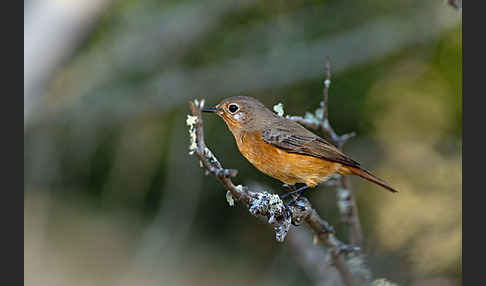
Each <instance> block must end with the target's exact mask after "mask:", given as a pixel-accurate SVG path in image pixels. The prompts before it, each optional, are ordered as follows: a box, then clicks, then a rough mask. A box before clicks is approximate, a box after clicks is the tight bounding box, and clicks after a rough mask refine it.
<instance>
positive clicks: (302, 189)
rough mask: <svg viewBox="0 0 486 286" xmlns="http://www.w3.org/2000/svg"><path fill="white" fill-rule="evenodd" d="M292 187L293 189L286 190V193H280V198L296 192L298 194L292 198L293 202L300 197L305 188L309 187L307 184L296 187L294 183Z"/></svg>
mask: <svg viewBox="0 0 486 286" xmlns="http://www.w3.org/2000/svg"><path fill="white" fill-rule="evenodd" d="M292 187H293V189H292V190H291V191H290V192H287V193H285V194H283V195H281V196H280V198H281V199H284V198H286V197H288V196H290V195H292V194H296V193H297V194H298V196H297V198H295V197H294V200H293V202H295V201H296V200H298V199H299V198H300V196H301V195H302V193H303V192H304V191H305V190H307V189H309V188H310V187H309V186H307V185H304V186H302V187H300V188H297V187H296V185H293V186H292Z"/></svg>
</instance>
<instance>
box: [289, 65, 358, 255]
mask: <svg viewBox="0 0 486 286" xmlns="http://www.w3.org/2000/svg"><path fill="white" fill-rule="evenodd" d="M324 66H325V74H326V79H325V80H324V87H323V89H322V96H323V100H322V101H321V103H320V108H318V109H316V111H315V112H314V114H311V113H309V112H307V113H306V115H305V117H300V116H289V115H287V116H286V117H287V118H288V119H291V120H294V121H296V122H298V123H300V124H302V125H304V126H306V127H307V128H310V129H314V130H320V131H321V132H323V133H324V134H326V135H327V136H328V137H329V141H331V143H333V144H334V145H336V146H337V147H338V148H339V149H341V150H342V148H343V145H344V144H345V143H346V142H347V141H348V140H349V139H351V138H352V137H354V136H355V135H356V133H355V132H351V133H347V134H343V135H338V134H337V133H336V132H335V131H334V129H333V128H332V126H331V124H330V122H329V120H328V110H329V107H328V106H329V105H328V98H329V87H330V86H331V64H330V61H329V58H328V57H326V59H325V63H324ZM330 184H334V186H336V187H337V199H338V202H337V204H338V207H339V210H340V213H341V220H342V221H343V222H344V223H346V224H347V225H348V226H349V231H350V238H349V241H350V243H351V244H352V245H356V246H359V247H360V248H362V247H363V235H362V231H361V224H360V221H359V216H358V207H357V205H356V201H355V199H354V196H353V193H352V191H351V190H350V189H349V181H348V178H347V177H345V176H340V175H337V183H334V182H332V181H331V182H329V183H328V185H330Z"/></svg>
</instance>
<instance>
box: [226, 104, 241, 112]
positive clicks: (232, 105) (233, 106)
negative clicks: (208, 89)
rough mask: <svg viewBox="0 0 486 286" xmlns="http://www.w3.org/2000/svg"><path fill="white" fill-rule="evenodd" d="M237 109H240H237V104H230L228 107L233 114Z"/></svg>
mask: <svg viewBox="0 0 486 286" xmlns="http://www.w3.org/2000/svg"><path fill="white" fill-rule="evenodd" d="M238 109H240V108H239V107H238V105H237V104H234V103H232V104H230V105H228V110H229V112H231V113H235V112H236V111H238Z"/></svg>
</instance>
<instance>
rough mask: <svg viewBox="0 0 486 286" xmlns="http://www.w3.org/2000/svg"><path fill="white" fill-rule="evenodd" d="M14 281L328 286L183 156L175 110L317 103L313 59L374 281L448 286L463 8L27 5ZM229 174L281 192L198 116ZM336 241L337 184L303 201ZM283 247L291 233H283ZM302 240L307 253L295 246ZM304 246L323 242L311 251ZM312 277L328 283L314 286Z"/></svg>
mask: <svg viewBox="0 0 486 286" xmlns="http://www.w3.org/2000/svg"><path fill="white" fill-rule="evenodd" d="M24 13H25V21H24V40H25V46H24V70H25V72H24V100H25V110H24V112H25V113H24V165H25V167H24V176H25V180H24V194H25V202H24V231H25V236H24V253H25V254H24V258H25V262H24V267H25V269H24V271H25V278H24V283H25V285H228V284H230V283H231V284H232V285H248V284H255V285H339V283H337V281H332V279H331V278H330V277H325V278H323V277H320V276H319V275H317V274H316V271H313V269H311V268H312V267H309V265H306V263H305V262H302V260H305V258H304V257H303V256H302V253H301V252H299V251H296V249H297V248H296V244H295V243H296V240H305V239H307V240H308V241H309V243H308V244H309V245H311V243H310V241H311V239H312V238H311V234H310V233H309V231H308V230H307V229H306V228H305V227H304V226H301V227H298V228H297V230H298V232H299V233H298V235H297V234H296V233H293V234H291V235H290V236H289V239H288V240H286V242H284V243H278V242H276V241H275V239H274V234H273V232H272V231H271V229H270V228H269V227H268V225H266V224H265V223H264V222H263V221H260V220H258V219H255V218H254V217H251V216H250V215H249V213H248V211H247V210H246V209H245V208H244V207H241V206H238V205H237V206H236V207H233V208H231V207H228V204H227V202H226V200H225V192H226V191H225V190H224V189H223V187H222V185H220V184H219V183H218V182H217V180H216V179H215V178H214V177H212V176H204V172H203V170H202V169H201V168H200V167H199V163H198V161H197V159H196V158H195V157H193V156H189V155H188V142H189V136H188V131H187V126H186V125H185V119H186V115H187V114H188V113H189V109H188V104H187V102H188V101H189V100H191V99H194V98H205V99H206V104H207V105H214V104H217V103H218V102H219V101H220V100H221V99H223V98H225V97H228V96H233V95H251V96H253V97H256V98H258V99H260V100H261V101H262V102H264V103H265V104H266V105H267V106H269V107H271V106H273V105H274V104H277V103H278V102H282V103H283V104H284V107H285V112H286V113H289V114H293V115H304V113H305V112H306V111H309V112H313V111H314V110H315V109H316V108H317V107H318V106H319V102H320V100H321V89H322V81H323V77H324V58H325V56H329V57H330V59H331V63H332V70H333V77H332V84H331V88H330V103H329V104H330V106H329V108H330V110H329V118H330V120H331V123H332V124H333V126H334V128H335V129H336V131H337V132H338V133H344V132H351V131H356V132H357V134H358V135H357V136H356V137H355V138H353V139H352V140H350V141H349V143H348V144H347V145H346V146H345V151H346V153H348V154H350V155H351V156H353V158H355V159H357V160H358V161H360V162H362V164H363V165H364V166H365V167H367V168H369V169H371V170H373V171H374V172H375V173H376V174H377V175H379V176H380V177H383V178H385V179H386V180H387V181H389V182H391V183H392V185H393V186H395V187H396V188H397V189H399V190H401V192H400V193H399V194H398V195H391V194H390V193H388V192H385V191H383V190H382V189H380V188H379V187H377V186H375V185H373V184H370V183H368V182H365V181H362V180H360V179H355V178H353V179H352V188H353V189H354V191H355V194H356V196H357V202H358V207H359V214H360V219H361V223H362V228H363V233H364V237H365V247H366V255H367V262H368V264H369V266H370V268H371V271H372V273H373V278H374V279H376V278H382V277H385V278H387V279H390V280H391V281H393V282H395V283H398V284H399V285H414V286H419V285H420V286H421V285H446V286H447V285H461V276H462V270H461V269H462V266H461V260H462V255H461V251H462V250H461V249H462V167H461V160H462V32H461V29H462V11H457V10H455V9H454V8H452V7H450V6H448V5H447V3H445V1H385V0H371V1H349V0H344V1H334V0H329V1H316V0H314V1H274V0H267V1H233V0H232V1H215V0H213V1H204V2H203V1H190V0H185V1H153V0H146V1H135V0H121V1H109V0H89V1H88V0H86V1H80V0H79V1H54V0H47V1H35V0H31V1H25V12H24ZM204 119H205V133H206V143H207V145H208V146H209V147H210V148H211V149H212V150H213V151H214V153H215V155H216V156H217V157H218V158H219V159H220V160H221V162H222V163H223V165H224V166H225V167H227V168H236V169H238V170H239V176H238V177H237V178H236V179H235V182H236V183H240V184H246V185H248V186H250V187H254V188H262V187H263V188H266V189H269V190H272V191H274V192H280V191H279V189H280V182H278V181H276V180H274V179H271V178H269V177H267V176H265V175H263V174H261V173H260V172H258V171H257V170H256V169H255V168H254V167H252V166H251V165H250V164H249V163H248V162H247V161H246V160H245V159H244V158H243V157H242V156H241V155H240V154H239V153H238V151H237V148H236V145H235V143H234V139H233V137H232V135H231V134H230V132H229V131H228V130H227V129H226V126H225V125H224V122H223V121H222V120H220V119H219V118H216V117H215V116H210V115H208V116H206V115H205V117H204ZM307 196H308V197H309V198H310V199H311V202H312V203H313V205H314V206H315V207H316V208H317V209H318V211H319V213H320V214H321V216H322V217H324V218H326V219H327V220H328V221H329V222H330V223H331V224H332V225H334V227H335V228H336V230H337V237H338V238H340V239H341V240H343V241H346V240H347V228H346V227H345V225H343V224H342V223H341V222H340V218H339V212H338V209H337V207H336V198H335V196H336V195H335V191H334V190H333V188H332V187H326V186H320V187H319V188H318V189H316V190H312V191H310V192H308V193H307ZM297 242H298V241H297ZM304 245H305V243H304ZM317 251H319V249H318V250H317ZM326 279H327V280H326Z"/></svg>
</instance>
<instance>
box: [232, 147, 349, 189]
mask: <svg viewBox="0 0 486 286" xmlns="http://www.w3.org/2000/svg"><path fill="white" fill-rule="evenodd" d="M256 140H258V139H256ZM256 140H254V141H253V142H258V141H256ZM260 140H261V139H260ZM238 143H239V144H238V148H239V150H240V152H241V154H242V155H243V156H244V157H245V158H246V159H247V160H248V161H250V163H252V164H253V165H254V166H255V167H256V168H257V169H258V170H260V171H261V172H263V173H265V174H267V175H269V176H271V177H273V178H276V179H278V180H280V181H282V182H284V183H286V184H290V185H293V184H295V183H305V184H307V185H309V186H311V187H313V186H315V185H317V184H318V183H319V182H322V181H325V180H327V178H328V177H329V176H331V175H332V174H333V173H334V172H336V171H337V170H338V169H339V168H340V167H341V164H339V163H335V162H331V161H327V160H325V159H320V158H317V157H312V156H307V155H301V154H296V153H288V152H286V151H284V150H281V149H279V148H277V147H275V146H273V145H271V144H268V143H266V142H264V141H263V140H261V141H260V142H258V143H254V144H248V143H245V142H244V141H241V142H238Z"/></svg>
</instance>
